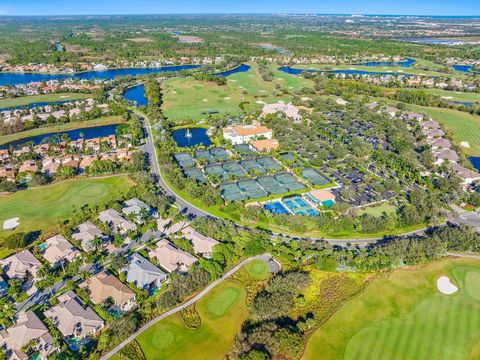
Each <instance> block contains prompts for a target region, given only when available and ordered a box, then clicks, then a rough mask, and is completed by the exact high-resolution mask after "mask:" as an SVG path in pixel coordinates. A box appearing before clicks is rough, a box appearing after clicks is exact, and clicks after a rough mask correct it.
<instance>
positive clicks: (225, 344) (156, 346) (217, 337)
mask: <svg viewBox="0 0 480 360" xmlns="http://www.w3.org/2000/svg"><path fill="white" fill-rule="evenodd" d="M196 310H197V312H198V315H199V316H200V318H201V321H202V322H201V325H200V328H198V329H196V330H192V329H188V328H186V327H185V325H184V323H183V321H182V320H181V319H180V318H179V317H178V315H172V316H169V317H168V318H166V319H164V320H162V321H160V322H158V323H157V324H155V325H153V326H152V327H150V328H149V329H147V330H146V331H145V332H144V333H143V334H141V335H140V336H139V337H138V338H137V341H138V343H139V344H140V346H141V347H142V350H143V352H144V354H145V357H146V358H147V360H157V359H175V360H176V359H205V360H207V359H208V360H210V359H218V360H220V359H224V357H225V354H226V353H227V351H228V350H229V349H230V347H231V346H232V345H233V343H234V339H235V335H236V334H237V333H238V332H239V331H240V327H241V325H242V323H243V321H244V320H245V319H246V317H247V307H246V291H245V287H244V286H243V285H242V284H238V283H236V282H232V281H225V282H223V283H221V284H220V285H218V286H217V287H215V288H214V289H213V290H212V291H211V292H210V293H208V294H207V295H206V296H205V297H204V298H202V299H201V300H200V301H198V302H197V303H196Z"/></svg>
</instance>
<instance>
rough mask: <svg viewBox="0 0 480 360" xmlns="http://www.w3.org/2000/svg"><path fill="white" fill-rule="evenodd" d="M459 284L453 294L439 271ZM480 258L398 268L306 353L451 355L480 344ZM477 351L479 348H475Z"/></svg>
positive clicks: (464, 355)
mask: <svg viewBox="0 0 480 360" xmlns="http://www.w3.org/2000/svg"><path fill="white" fill-rule="evenodd" d="M443 275H445V276H448V277H450V278H451V279H452V280H453V282H454V283H455V284H457V285H458V287H459V291H458V292H457V293H455V294H454V295H443V294H441V293H440V292H439V291H438V289H437V287H436V280H437V279H438V278H439V277H440V276H443ZM479 281H480V262H479V261H474V260H466V259H461V260H460V259H457V260H445V261H441V262H437V263H434V264H429V265H427V266H425V267H424V268H422V269H416V270H398V271H395V272H394V273H393V274H392V275H391V276H390V277H389V278H388V279H378V280H375V281H374V282H373V283H372V284H371V285H370V286H369V287H368V288H367V290H366V291H365V292H364V293H363V294H361V295H360V296H359V297H358V298H356V299H355V300H353V301H351V302H350V303H348V304H346V305H345V306H343V307H342V308H341V309H340V310H339V311H338V312H337V313H336V314H335V315H334V316H333V317H332V318H331V319H330V320H329V321H327V322H326V323H325V324H324V325H323V326H322V327H320V329H319V330H317V332H316V333H314V335H313V336H312V338H311V339H310V340H309V342H308V345H307V348H306V351H305V354H304V358H305V359H316V358H318V357H317V355H318V354H319V353H321V354H322V359H348V360H349V359H352V360H353V359H355V360H357V359H359V360H361V359H369V360H376V359H389V360H393V359H398V360H400V359H402V360H407V359H412V360H413V359H415V360H422V359H425V360H427V359H439V360H440V359H445V360H447V359H449V360H450V359H453V360H456V359H458V360H462V359H470V358H477V357H472V354H474V353H476V352H477V351H478V349H479V346H480V291H479V289H478V288H479ZM477 355H478V353H477Z"/></svg>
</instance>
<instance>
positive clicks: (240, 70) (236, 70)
mask: <svg viewBox="0 0 480 360" xmlns="http://www.w3.org/2000/svg"><path fill="white" fill-rule="evenodd" d="M248 70H250V66H249V65H247V64H242V65H240V66H237V67H236V68H233V69H232V70H228V71H222V72H219V73H215V74H213V75H216V76H230V75H233V74H237V73H244V72H247V71H248Z"/></svg>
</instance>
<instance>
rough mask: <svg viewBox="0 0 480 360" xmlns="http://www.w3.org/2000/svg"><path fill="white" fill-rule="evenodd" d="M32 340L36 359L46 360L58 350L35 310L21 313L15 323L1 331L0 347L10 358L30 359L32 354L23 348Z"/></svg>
mask: <svg viewBox="0 0 480 360" xmlns="http://www.w3.org/2000/svg"><path fill="white" fill-rule="evenodd" d="M32 341H34V342H35V345H34V347H33V348H34V349H35V353H36V354H37V357H34V358H36V359H42V360H46V359H47V358H48V357H49V356H50V355H52V354H53V353H55V352H57V351H58V348H57V347H56V346H55V345H54V341H53V337H52V335H51V334H50V332H49V331H48V328H47V327H46V326H45V324H43V323H42V321H41V320H40V319H39V318H38V316H37V315H35V313H34V312H33V311H28V312H25V313H20V314H19V315H18V319H17V321H16V322H15V325H13V326H11V327H9V328H7V329H4V330H2V331H0V347H3V349H4V350H5V355H6V359H8V360H11V359H12V360H13V359H15V360H16V359H18V360H20V359H21V360H28V359H30V358H31V355H32V354H25V353H24V352H23V351H22V349H23V348H24V346H26V345H27V344H29V343H31V342H32ZM29 355H30V356H29Z"/></svg>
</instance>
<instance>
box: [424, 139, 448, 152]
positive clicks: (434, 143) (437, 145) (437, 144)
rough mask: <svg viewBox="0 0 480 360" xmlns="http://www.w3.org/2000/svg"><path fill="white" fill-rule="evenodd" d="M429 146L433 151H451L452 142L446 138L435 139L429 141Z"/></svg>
mask: <svg viewBox="0 0 480 360" xmlns="http://www.w3.org/2000/svg"><path fill="white" fill-rule="evenodd" d="M427 144H428V145H430V147H431V148H432V150H437V149H451V148H452V144H450V141H448V140H447V139H445V138H433V139H428V140H427Z"/></svg>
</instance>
